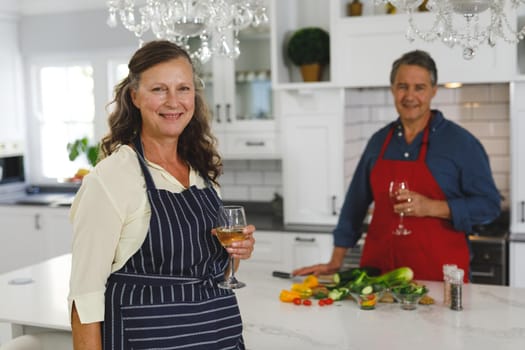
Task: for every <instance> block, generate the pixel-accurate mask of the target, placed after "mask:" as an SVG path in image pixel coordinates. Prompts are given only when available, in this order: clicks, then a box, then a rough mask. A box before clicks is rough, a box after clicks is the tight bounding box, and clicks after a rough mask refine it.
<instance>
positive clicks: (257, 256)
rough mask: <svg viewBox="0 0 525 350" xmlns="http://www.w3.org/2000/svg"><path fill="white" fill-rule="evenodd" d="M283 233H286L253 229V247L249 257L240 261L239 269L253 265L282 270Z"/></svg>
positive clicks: (283, 252) (283, 254)
mask: <svg viewBox="0 0 525 350" xmlns="http://www.w3.org/2000/svg"><path fill="white" fill-rule="evenodd" d="M285 235H286V233H285V232H281V231H261V230H257V231H255V234H254V237H255V249H254V250H253V253H252V256H251V257H250V259H248V260H245V261H243V262H242V263H241V270H245V269H249V268H250V267H254V266H258V267H266V268H268V269H269V270H282V269H283V268H284V257H285V254H286V251H287V249H286V247H284V246H283V237H284V236H285ZM241 270H240V271H241ZM240 273H242V272H240Z"/></svg>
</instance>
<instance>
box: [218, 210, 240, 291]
mask: <svg viewBox="0 0 525 350" xmlns="http://www.w3.org/2000/svg"><path fill="white" fill-rule="evenodd" d="M245 226H246V214H245V213H244V208H243V207H242V206H240V205H225V206H221V207H219V211H218V214H217V227H216V228H215V231H216V234H217V238H218V239H219V242H221V244H222V246H223V247H225V248H228V247H230V246H231V244H232V243H233V242H237V241H243V240H245V239H246V237H245V235H244V233H243V229H244V227H245ZM245 286H246V283H244V282H240V281H238V280H237V278H235V264H234V258H233V256H231V255H230V277H228V278H227V279H226V280H225V281H223V282H221V283H219V287H220V288H224V289H237V288H242V287H245Z"/></svg>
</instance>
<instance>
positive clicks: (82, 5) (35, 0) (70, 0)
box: [0, 0, 107, 15]
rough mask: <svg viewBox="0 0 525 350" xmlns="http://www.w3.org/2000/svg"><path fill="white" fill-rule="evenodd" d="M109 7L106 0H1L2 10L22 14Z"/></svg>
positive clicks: (0, 6) (0, 8) (0, 9)
mask: <svg viewBox="0 0 525 350" xmlns="http://www.w3.org/2000/svg"><path fill="white" fill-rule="evenodd" d="M101 8H107V6H106V0H0V11H5V12H15V13H19V14H21V15H36V14H44V13H57V12H70V11H80V10H93V9H101Z"/></svg>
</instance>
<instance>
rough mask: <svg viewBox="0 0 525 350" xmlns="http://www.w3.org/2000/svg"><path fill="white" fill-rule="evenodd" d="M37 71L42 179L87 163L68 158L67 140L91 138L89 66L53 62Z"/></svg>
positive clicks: (62, 174) (69, 174)
mask: <svg viewBox="0 0 525 350" xmlns="http://www.w3.org/2000/svg"><path fill="white" fill-rule="evenodd" d="M37 71H38V76H37V81H38V86H37V96H38V101H39V108H37V111H36V114H37V116H38V122H39V128H38V129H39V135H38V136H39V138H40V143H39V144H40V147H39V149H40V164H41V169H40V173H41V176H42V177H43V178H46V179H59V180H60V179H66V178H69V177H72V176H73V175H74V174H75V172H76V171H77V169H78V168H81V167H88V162H87V159H85V157H79V158H78V159H77V160H76V161H75V162H71V161H70V160H69V157H68V152H67V144H68V143H69V142H72V141H74V140H76V139H79V138H83V137H87V138H88V139H90V140H92V139H93V133H94V117H95V98H94V80H93V67H92V66H91V65H89V64H72V65H62V66H58V65H54V66H41V67H40V68H39V69H38V70H37Z"/></svg>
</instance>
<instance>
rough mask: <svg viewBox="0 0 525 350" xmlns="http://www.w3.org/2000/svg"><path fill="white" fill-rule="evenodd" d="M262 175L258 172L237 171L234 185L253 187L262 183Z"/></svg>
mask: <svg viewBox="0 0 525 350" xmlns="http://www.w3.org/2000/svg"><path fill="white" fill-rule="evenodd" d="M262 179H263V175H262V173H261V172H259V171H238V172H237V173H236V174H235V183H237V184H239V185H253V184H260V183H262Z"/></svg>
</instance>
